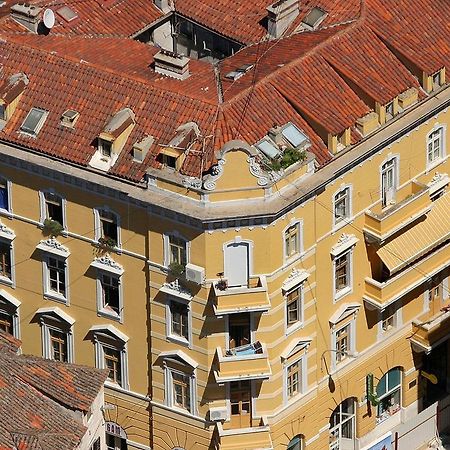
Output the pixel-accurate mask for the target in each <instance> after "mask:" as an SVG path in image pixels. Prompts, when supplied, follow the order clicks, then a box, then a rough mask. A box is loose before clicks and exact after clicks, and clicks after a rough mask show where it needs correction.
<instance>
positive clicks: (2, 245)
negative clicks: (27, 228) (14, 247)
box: [0, 241, 11, 280]
mask: <svg viewBox="0 0 450 450" xmlns="http://www.w3.org/2000/svg"><path fill="white" fill-rule="evenodd" d="M0 277H3V278H7V279H8V280H11V244H10V243H9V242H2V241H0Z"/></svg>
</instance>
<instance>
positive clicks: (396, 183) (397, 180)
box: [380, 154, 400, 208]
mask: <svg viewBox="0 0 450 450" xmlns="http://www.w3.org/2000/svg"><path fill="white" fill-rule="evenodd" d="M391 161H393V163H394V191H395V192H394V195H393V199H391V200H390V201H389V202H386V203H385V202H384V198H383V197H384V194H383V166H385V165H386V164H387V163H389V162H391ZM399 185H400V156H399V155H392V154H390V155H389V156H388V158H386V159H385V160H384V161H383V162H382V163H381V164H380V201H381V205H382V207H383V208H388V207H389V206H390V205H391V204H393V203H395V194H396V192H397V191H398V187H399Z"/></svg>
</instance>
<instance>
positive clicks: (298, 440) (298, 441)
mask: <svg viewBox="0 0 450 450" xmlns="http://www.w3.org/2000/svg"><path fill="white" fill-rule="evenodd" d="M302 449H303V437H302V436H301V435H300V434H297V436H294V437H293V438H292V439H291V440H290V441H289V444H288V445H287V448H286V450H302Z"/></svg>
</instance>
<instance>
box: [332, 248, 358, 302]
mask: <svg viewBox="0 0 450 450" xmlns="http://www.w3.org/2000/svg"><path fill="white" fill-rule="evenodd" d="M353 251H354V245H353V246H352V247H350V248H349V249H347V250H345V251H343V252H341V253H339V254H337V255H333V294H334V295H333V297H334V301H335V302H337V301H338V300H340V299H341V298H343V297H344V296H346V295H348V294H350V293H351V292H352V291H353ZM343 257H346V258H347V277H348V284H347V286H345V287H343V288H341V289H337V283H336V261H337V260H338V259H340V258H343Z"/></svg>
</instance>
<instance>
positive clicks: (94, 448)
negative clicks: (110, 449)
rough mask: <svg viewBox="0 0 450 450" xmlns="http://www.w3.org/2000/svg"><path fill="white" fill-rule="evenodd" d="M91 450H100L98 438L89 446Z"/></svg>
mask: <svg viewBox="0 0 450 450" xmlns="http://www.w3.org/2000/svg"><path fill="white" fill-rule="evenodd" d="M91 450H101V445H100V437H98V438H97V439H96V440H95V441H94V443H93V444H92V445H91Z"/></svg>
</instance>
